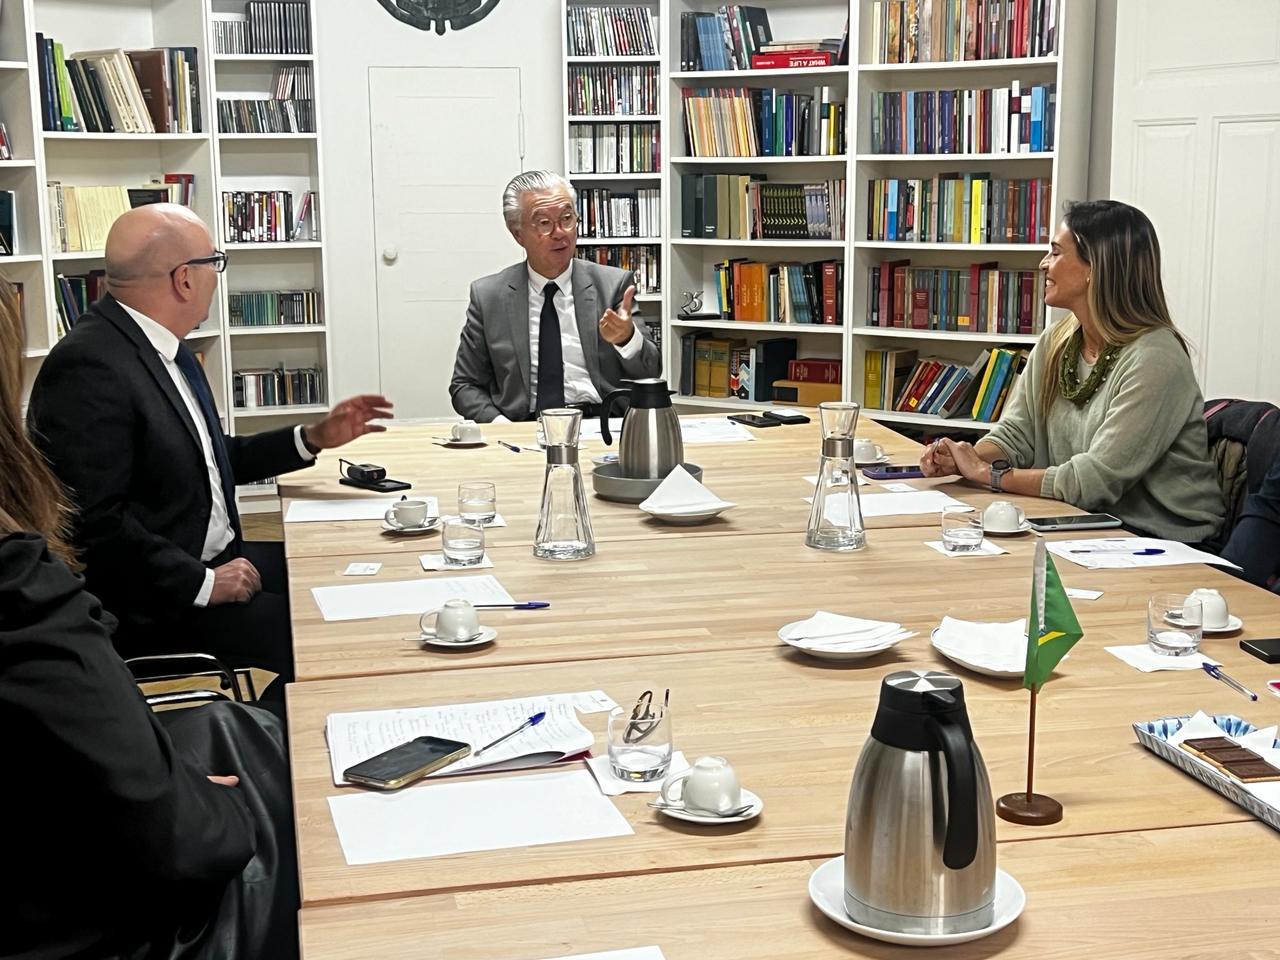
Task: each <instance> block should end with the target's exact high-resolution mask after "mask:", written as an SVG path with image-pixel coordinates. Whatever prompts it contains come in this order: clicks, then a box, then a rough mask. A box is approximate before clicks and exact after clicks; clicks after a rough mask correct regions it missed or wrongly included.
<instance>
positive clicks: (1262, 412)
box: [1204, 400, 1280, 549]
mask: <svg viewBox="0 0 1280 960" xmlns="http://www.w3.org/2000/svg"><path fill="white" fill-rule="evenodd" d="M1204 419H1205V426H1206V427H1208V430H1209V455H1210V456H1211V457H1212V458H1213V462H1214V466H1215V468H1216V469H1217V473H1218V485H1219V487H1221V489H1222V498H1223V500H1225V501H1226V505H1227V513H1226V520H1225V521H1224V522H1223V524H1222V528H1221V529H1220V530H1219V531H1218V534H1217V536H1216V537H1214V539H1213V545H1214V546H1216V547H1217V548H1219V549H1220V548H1221V547H1223V546H1225V545H1226V542H1227V541H1228V540H1229V539H1230V538H1231V531H1232V530H1234V529H1235V526H1236V523H1237V522H1238V521H1239V519H1240V513H1241V511H1242V510H1243V509H1244V502H1245V499H1246V498H1247V497H1248V496H1249V494H1251V493H1254V492H1256V491H1257V489H1258V487H1259V486H1260V485H1261V484H1262V478H1263V477H1265V476H1266V475H1267V471H1268V470H1270V469H1271V464H1272V463H1273V462H1275V459H1276V457H1277V456H1280V407H1276V405H1275V404H1272V403H1267V402H1266V401H1263V400H1207V401H1205V405H1204Z"/></svg>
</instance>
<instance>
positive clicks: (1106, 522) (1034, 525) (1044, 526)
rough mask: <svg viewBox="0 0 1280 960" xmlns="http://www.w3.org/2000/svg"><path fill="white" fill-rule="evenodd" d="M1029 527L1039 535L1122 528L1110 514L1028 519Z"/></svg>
mask: <svg viewBox="0 0 1280 960" xmlns="http://www.w3.org/2000/svg"><path fill="white" fill-rule="evenodd" d="M1027 526H1029V527H1030V528H1031V529H1032V530H1035V531H1036V532H1037V533H1049V532H1051V531H1053V530H1106V529H1108V528H1110V527H1118V526H1120V521H1119V520H1118V519H1116V518H1115V517H1113V516H1112V515H1111V514H1109V513H1080V514H1076V515H1075V516H1073V517H1027Z"/></svg>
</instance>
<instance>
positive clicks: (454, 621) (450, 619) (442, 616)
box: [418, 600, 480, 641]
mask: <svg viewBox="0 0 1280 960" xmlns="http://www.w3.org/2000/svg"><path fill="white" fill-rule="evenodd" d="M433 616H434V617H435V622H434V624H430V623H429V621H430V620H431V618H432V617H433ZM418 626H419V627H421V628H422V632H423V633H424V634H432V633H434V634H435V637H436V639H438V640H458V641H463V640H471V639H473V638H475V637H476V636H478V635H479V633H480V614H478V613H477V612H476V608H475V607H474V606H472V605H471V601H470V600H446V601H445V602H444V606H443V607H441V608H440V609H438V610H428V611H427V612H426V613H424V614H423V615H422V617H421V618H420V619H419V620H418Z"/></svg>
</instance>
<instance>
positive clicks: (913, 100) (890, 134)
mask: <svg viewBox="0 0 1280 960" xmlns="http://www.w3.org/2000/svg"><path fill="white" fill-rule="evenodd" d="M1057 101H1058V95H1057V85H1056V84H1054V83H1043V84H1031V85H1028V84H1025V83H1023V82H1021V81H1019V80H1014V81H1013V82H1012V83H1011V84H1010V85H1009V86H1008V87H987V88H981V89H973V90H887V91H885V90H873V91H871V152H872V153H883V154H914V153H1000V154H1008V153H1043V152H1047V151H1051V150H1053V147H1054V123H1055V118H1056V112H1057Z"/></svg>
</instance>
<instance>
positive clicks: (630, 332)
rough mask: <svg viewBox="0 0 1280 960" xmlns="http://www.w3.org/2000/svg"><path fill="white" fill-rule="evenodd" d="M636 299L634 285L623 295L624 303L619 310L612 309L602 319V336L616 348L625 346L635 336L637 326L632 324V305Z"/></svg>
mask: <svg viewBox="0 0 1280 960" xmlns="http://www.w3.org/2000/svg"><path fill="white" fill-rule="evenodd" d="M635 298H636V288H635V285H634V284H633V285H632V286H629V287H627V292H626V293H624V294H623V295H622V303H620V304H618V308H617V309H616V310H615V309H614V308H613V307H610V308H609V309H608V310H606V311H605V312H604V316H602V317H601V318H600V336H602V337H604V338H605V339H606V340H608V341H609V342H610V343H612V344H613V345H614V346H615V347H621V346H624V345H625V344H626V343H627V341H628V340H630V339H631V338H632V337H633V336H635V333H636V328H635V324H633V323H632V322H631V305H632V303H633V302H634V301H635Z"/></svg>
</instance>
